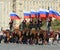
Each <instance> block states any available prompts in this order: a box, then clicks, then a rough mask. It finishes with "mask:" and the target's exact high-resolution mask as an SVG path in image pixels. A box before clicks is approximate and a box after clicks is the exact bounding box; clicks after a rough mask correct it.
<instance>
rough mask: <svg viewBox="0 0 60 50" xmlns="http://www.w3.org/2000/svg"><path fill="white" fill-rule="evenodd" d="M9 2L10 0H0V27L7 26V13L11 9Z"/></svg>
mask: <svg viewBox="0 0 60 50" xmlns="http://www.w3.org/2000/svg"><path fill="white" fill-rule="evenodd" d="M11 2H12V1H11V0H10V1H9V0H0V28H4V29H5V28H8V27H9V21H10V17H9V16H10V15H9V13H10V12H11V11H12V10H11V9H12V7H11Z"/></svg>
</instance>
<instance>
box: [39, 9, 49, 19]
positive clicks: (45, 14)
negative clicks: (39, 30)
mask: <svg viewBox="0 0 60 50" xmlns="http://www.w3.org/2000/svg"><path fill="white" fill-rule="evenodd" d="M48 13H49V10H45V9H40V11H39V12H38V14H39V17H40V18H47V17H48Z"/></svg>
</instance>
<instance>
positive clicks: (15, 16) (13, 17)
mask: <svg viewBox="0 0 60 50" xmlns="http://www.w3.org/2000/svg"><path fill="white" fill-rule="evenodd" d="M10 18H11V20H16V19H19V20H20V19H21V18H20V17H19V16H18V15H17V14H16V13H10Z"/></svg>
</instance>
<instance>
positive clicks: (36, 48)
mask: <svg viewBox="0 0 60 50" xmlns="http://www.w3.org/2000/svg"><path fill="white" fill-rule="evenodd" d="M0 50H60V44H56V43H55V44H54V45H26V44H25V45H24V44H13V43H9V44H4V43H1V44H0Z"/></svg>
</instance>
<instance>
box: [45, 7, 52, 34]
mask: <svg viewBox="0 0 60 50" xmlns="http://www.w3.org/2000/svg"><path fill="white" fill-rule="evenodd" d="M48 10H49V7H48ZM46 20H47V34H48V35H50V27H51V19H50V17H49V14H48V17H47V19H46Z"/></svg>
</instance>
